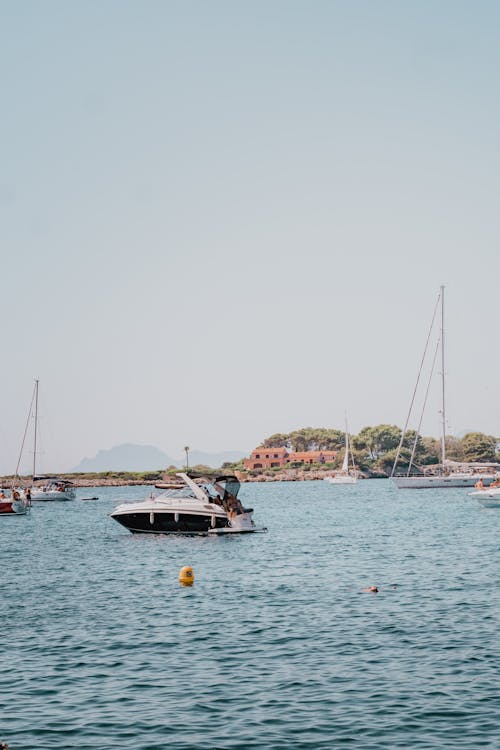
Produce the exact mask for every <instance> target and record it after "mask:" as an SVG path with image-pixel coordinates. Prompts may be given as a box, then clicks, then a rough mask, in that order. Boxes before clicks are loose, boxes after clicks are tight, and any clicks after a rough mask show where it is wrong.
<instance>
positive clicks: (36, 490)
mask: <svg viewBox="0 0 500 750" xmlns="http://www.w3.org/2000/svg"><path fill="white" fill-rule="evenodd" d="M33 482H42V484H39V485H38V484H33V486H32V488H31V499H32V500H43V501H48V500H74V499H75V498H76V490H75V488H74V487H73V486H72V484H71V482H68V481H67V480H65V479H59V478H58V477H33Z"/></svg>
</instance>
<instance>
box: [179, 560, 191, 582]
mask: <svg viewBox="0 0 500 750" xmlns="http://www.w3.org/2000/svg"><path fill="white" fill-rule="evenodd" d="M179 583H180V584H181V585H182V586H192V585H193V583H194V572H193V569H192V567H191V566H190V565H184V567H183V568H181V569H180V571H179Z"/></svg>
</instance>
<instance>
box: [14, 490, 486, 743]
mask: <svg viewBox="0 0 500 750" xmlns="http://www.w3.org/2000/svg"><path fill="white" fill-rule="evenodd" d="M148 491H149V488H146V487H143V488H141V487H128V488H107V489H103V488H98V489H94V488H92V489H91V490H88V489H85V490H83V489H80V490H78V498H77V499H76V500H75V501H73V502H66V503H45V504H42V503H38V504H35V505H34V507H33V509H32V512H31V514H30V516H26V517H22V516H19V517H9V518H5V517H4V518H2V519H0V562H1V601H0V615H1V639H0V668H1V669H0V697H1V702H0V712H1V717H0V740H3V741H5V742H8V743H9V746H10V749H11V750H44V749H45V748H46V749H47V750H48V749H49V748H58V749H59V750H68V749H69V748H78V749H79V750H91V749H92V750H95V749H96V748H98V749H99V750H108V749H109V750H115V749H116V750H118V749H119V750H126V749H128V748H130V750H132V749H133V750H163V748H168V749H169V750H177V749H178V750H181V749H182V750H188V749H189V750H212V749H217V750H219V749H221V750H222V749H224V748H227V749H229V748H231V750H232V749H236V748H241V750H243V749H247V748H265V749H267V748H269V749H276V750H278V749H281V748H283V749H284V748H287V749H289V748H294V749H295V748H296V749H297V750H298V749H299V748H310V749H316V748H325V749H326V748H343V747H352V748H356V750H379V749H380V750H387V749H392V748H454V749H456V748H471V749H472V748H474V749H475V748H499V747H500V711H499V709H500V705H499V703H500V699H499V695H500V679H499V667H500V637H499V626H500V576H499V565H498V559H499V553H498V547H499V533H500V511H495V510H489V511H488V510H484V509H482V508H481V506H480V505H479V504H478V503H477V501H476V500H475V499H474V498H471V497H469V496H468V495H467V492H466V491H465V490H453V489H445V490H422V491H416V490H406V491H401V490H399V491H398V490H397V489H396V488H395V487H394V486H393V485H392V484H391V483H390V482H389V481H383V480H378V481H376V480H370V481H360V482H358V484H357V485H355V486H335V485H330V484H327V483H326V482H321V481H319V482H297V483H293V482H290V483H268V484H244V485H243V486H242V490H241V497H242V500H243V502H244V504H245V505H246V506H251V507H253V508H254V510H255V520H256V521H257V522H258V523H260V524H263V525H265V526H267V528H268V533H267V534H253V535H246V536H232V537H220V538H211V537H168V536H163V537H161V536H146V535H140V536H135V535H132V534H130V532H128V531H127V530H125V529H124V528H123V527H121V526H119V525H118V524H117V523H116V522H115V521H113V520H112V519H111V518H110V517H109V515H108V514H109V513H110V512H111V511H112V509H113V507H114V505H115V504H116V503H117V502H119V501H121V500H124V499H130V500H132V499H140V498H143V497H144V496H145V495H146V494H147V493H148ZM94 494H96V495H98V496H99V500H97V501H88V502H82V501H81V499H80V498H83V497H89V496H92V495H94ZM184 565H191V566H192V568H193V570H194V573H195V583H194V586H193V587H191V588H184V587H181V586H180V585H179V583H178V573H179V569H180V568H181V567H182V566H184ZM370 585H376V586H377V587H378V589H379V593H376V594H371V593H365V592H364V591H363V589H364V588H365V587H366V586H370Z"/></svg>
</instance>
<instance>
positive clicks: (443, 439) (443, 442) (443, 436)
mask: <svg viewBox="0 0 500 750" xmlns="http://www.w3.org/2000/svg"><path fill="white" fill-rule="evenodd" d="M444 381H445V377H444V286H441V417H442V434H441V463H442V464H443V466H444V462H445V459H446V409H445V389H444Z"/></svg>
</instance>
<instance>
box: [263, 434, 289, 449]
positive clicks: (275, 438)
mask: <svg viewBox="0 0 500 750" xmlns="http://www.w3.org/2000/svg"><path fill="white" fill-rule="evenodd" d="M289 440H290V436H289V435H286V434H285V433H283V432H276V433H275V434H274V435H271V436H270V437H268V438H266V439H265V440H264V441H263V442H262V445H263V446H264V448H287V447H288V444H289Z"/></svg>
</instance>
